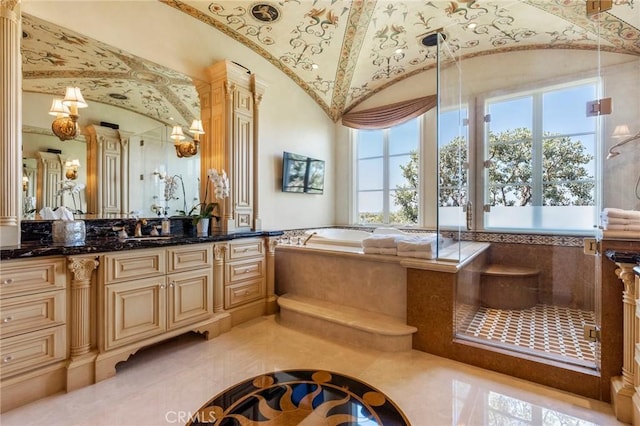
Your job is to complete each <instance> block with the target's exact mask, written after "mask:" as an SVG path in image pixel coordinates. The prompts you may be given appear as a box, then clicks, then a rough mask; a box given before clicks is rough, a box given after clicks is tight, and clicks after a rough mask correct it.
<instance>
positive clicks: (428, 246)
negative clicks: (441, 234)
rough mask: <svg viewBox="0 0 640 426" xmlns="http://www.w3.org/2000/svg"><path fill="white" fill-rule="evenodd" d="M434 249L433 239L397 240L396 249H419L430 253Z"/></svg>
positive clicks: (404, 250)
mask: <svg viewBox="0 0 640 426" xmlns="http://www.w3.org/2000/svg"><path fill="white" fill-rule="evenodd" d="M434 249H435V240H434V241H398V251H402V252H406V251H419V252H429V253H431V252H432V251H433V250H434Z"/></svg>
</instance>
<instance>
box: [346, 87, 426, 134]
mask: <svg viewBox="0 0 640 426" xmlns="http://www.w3.org/2000/svg"><path fill="white" fill-rule="evenodd" d="M437 101H438V98H437V96H436V95H430V96H425V97H423V98H417V99H410V100H408V101H403V102H398V103H395V104H391V105H385V106H380V107H376V108H371V109H366V110H363V111H357V112H349V113H347V114H345V115H343V116H342V124H343V125H344V126H347V127H352V128H354V129H368V130H377V129H386V128H389V127H393V126H397V125H399V124H402V123H404V122H405V121H409V120H411V119H412V118H415V117H418V116H420V115H422V114H424V113H425V112H427V111H429V110H430V109H431V108H433V107H434V106H436V103H437Z"/></svg>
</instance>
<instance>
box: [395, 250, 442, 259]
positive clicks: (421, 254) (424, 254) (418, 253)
mask: <svg viewBox="0 0 640 426" xmlns="http://www.w3.org/2000/svg"><path fill="white" fill-rule="evenodd" d="M398 256H403V257H415V258H418V259H433V258H435V254H434V253H433V252H431V251H428V252H426V251H400V250H398Z"/></svg>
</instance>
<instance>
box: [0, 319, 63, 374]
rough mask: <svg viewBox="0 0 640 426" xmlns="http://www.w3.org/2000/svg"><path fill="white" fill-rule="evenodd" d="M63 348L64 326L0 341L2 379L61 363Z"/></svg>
mask: <svg viewBox="0 0 640 426" xmlns="http://www.w3.org/2000/svg"><path fill="white" fill-rule="evenodd" d="M65 347H66V345H65V326H64V325H60V326H57V327H50V328H46V329H44V330H40V331H34V332H31V333H25V334H20V335H18V336H14V337H7V338H5V339H2V344H1V346H0V362H2V378H5V377H8V376H11V375H13V374H17V373H21V372H23V371H27V370H33V369H34V368H37V367H42V366H44V365H47V364H50V363H53V362H56V361H62V360H64V359H65V357H66V353H65V350H66V348H65Z"/></svg>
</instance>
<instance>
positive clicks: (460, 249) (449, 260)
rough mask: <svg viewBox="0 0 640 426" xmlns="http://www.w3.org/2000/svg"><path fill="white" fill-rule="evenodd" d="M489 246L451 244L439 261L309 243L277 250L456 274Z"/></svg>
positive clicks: (465, 243) (484, 244)
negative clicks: (309, 252) (339, 255)
mask: <svg viewBox="0 0 640 426" xmlns="http://www.w3.org/2000/svg"><path fill="white" fill-rule="evenodd" d="M489 245H490V244H489V243H483V242H476V241H462V242H460V244H455V243H454V244H450V245H448V246H446V247H444V248H441V249H440V256H439V257H438V258H437V259H417V258H411V257H403V256H393V255H383V254H365V253H364V252H363V251H362V247H353V246H339V245H334V244H319V243H313V242H309V243H307V245H297V244H278V246H277V248H278V249H282V250H310V251H313V252H317V253H318V254H323V252H325V254H327V255H336V254H343V255H345V254H346V255H347V256H349V255H353V256H367V257H371V258H376V259H377V260H378V261H381V262H399V263H400V264H401V265H402V266H405V267H411V268H416V269H425V270H433V271H443V272H455V271H457V270H458V269H460V268H462V267H464V265H466V264H467V263H468V262H470V261H471V260H473V258H475V257H476V256H477V255H479V254H480V253H482V252H483V251H484V250H486V249H487V248H489Z"/></svg>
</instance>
